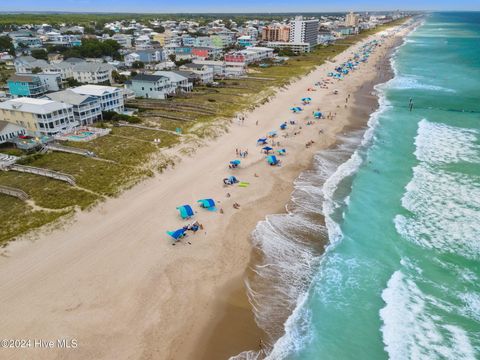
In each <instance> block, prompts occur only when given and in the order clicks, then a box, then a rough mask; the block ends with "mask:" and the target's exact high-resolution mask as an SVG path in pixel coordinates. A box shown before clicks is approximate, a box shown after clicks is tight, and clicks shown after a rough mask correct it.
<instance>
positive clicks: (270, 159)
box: [267, 155, 278, 165]
mask: <svg viewBox="0 0 480 360" xmlns="http://www.w3.org/2000/svg"><path fill="white" fill-rule="evenodd" d="M267 162H268V163H269V164H270V165H277V164H278V160H277V157H276V156H275V155H268V156H267Z"/></svg>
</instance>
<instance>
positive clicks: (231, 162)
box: [230, 160, 240, 165]
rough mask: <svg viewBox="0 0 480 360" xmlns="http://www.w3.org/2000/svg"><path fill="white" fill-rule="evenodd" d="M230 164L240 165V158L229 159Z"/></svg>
mask: <svg viewBox="0 0 480 360" xmlns="http://www.w3.org/2000/svg"><path fill="white" fill-rule="evenodd" d="M230 164H232V165H240V160H232V161H230Z"/></svg>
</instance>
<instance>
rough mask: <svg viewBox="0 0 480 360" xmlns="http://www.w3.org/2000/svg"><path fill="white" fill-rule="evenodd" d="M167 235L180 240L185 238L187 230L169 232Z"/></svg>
mask: <svg viewBox="0 0 480 360" xmlns="http://www.w3.org/2000/svg"><path fill="white" fill-rule="evenodd" d="M167 234H168V235H170V236H171V237H172V238H174V239H175V240H178V239H180V238H182V237H184V236H185V229H183V228H182V229H178V230H175V231H167Z"/></svg>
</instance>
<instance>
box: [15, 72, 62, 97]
mask: <svg viewBox="0 0 480 360" xmlns="http://www.w3.org/2000/svg"><path fill="white" fill-rule="evenodd" d="M7 85H8V88H9V92H10V95H11V96H12V97H21V96H27V97H39V96H41V95H43V94H45V93H46V92H49V91H59V90H60V89H62V87H63V83H62V79H61V77H60V75H58V74H43V73H39V74H19V73H17V74H15V75H13V76H11V77H10V78H9V79H8V80H7Z"/></svg>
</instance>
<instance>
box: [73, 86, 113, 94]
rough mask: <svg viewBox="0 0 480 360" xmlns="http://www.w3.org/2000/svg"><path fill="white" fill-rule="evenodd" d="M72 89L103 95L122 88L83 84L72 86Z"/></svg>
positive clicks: (81, 92) (83, 92)
mask: <svg viewBox="0 0 480 360" xmlns="http://www.w3.org/2000/svg"><path fill="white" fill-rule="evenodd" d="M71 90H72V91H74V92H76V93H77V94H83V95H93V96H102V95H105V94H108V93H114V92H116V91H118V90H121V89H119V88H116V87H113V86H102V85H82V86H77V87H75V88H71Z"/></svg>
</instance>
